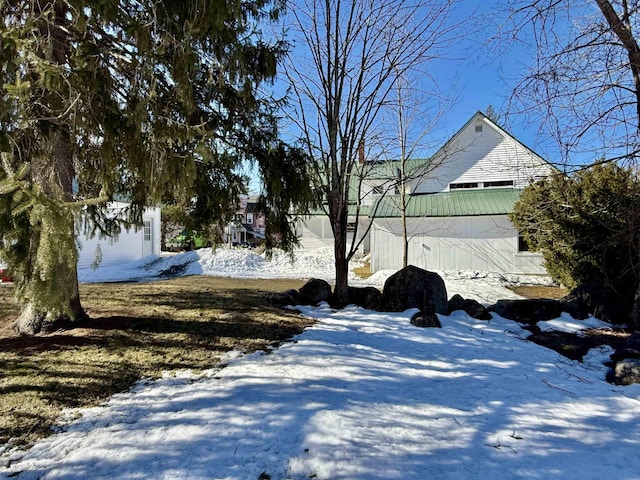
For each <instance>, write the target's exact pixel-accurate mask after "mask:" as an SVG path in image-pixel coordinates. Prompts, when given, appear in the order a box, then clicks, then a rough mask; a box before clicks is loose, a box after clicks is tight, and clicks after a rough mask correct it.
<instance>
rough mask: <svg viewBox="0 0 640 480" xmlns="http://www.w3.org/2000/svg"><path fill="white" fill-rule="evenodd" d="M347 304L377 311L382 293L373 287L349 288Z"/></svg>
mask: <svg viewBox="0 0 640 480" xmlns="http://www.w3.org/2000/svg"><path fill="white" fill-rule="evenodd" d="M349 303H352V304H354V305H358V306H359V307H362V308H367V309H369V310H379V309H380V306H381V303H382V293H381V292H380V290H378V289H377V288H374V287H349Z"/></svg>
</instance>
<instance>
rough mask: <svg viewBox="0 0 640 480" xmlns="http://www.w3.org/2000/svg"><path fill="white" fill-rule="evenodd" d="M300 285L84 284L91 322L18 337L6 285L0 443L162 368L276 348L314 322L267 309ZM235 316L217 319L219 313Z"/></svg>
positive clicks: (21, 439)
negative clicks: (271, 297) (273, 296)
mask: <svg viewBox="0 0 640 480" xmlns="http://www.w3.org/2000/svg"><path fill="white" fill-rule="evenodd" d="M302 284H303V282H302V281H297V280H265V281H262V280H241V279H228V278H214V277H201V276H194V277H182V278H178V279H173V280H165V281H159V282H152V283H129V284H125V283H113V284H92V285H82V286H81V297H82V300H83V305H84V307H85V309H86V310H87V313H88V314H89V315H90V317H91V320H89V321H86V322H84V323H83V324H81V325H78V326H77V327H76V328H73V329H69V330H61V331H57V332H54V333H51V334H47V335H42V336H36V337H18V336H16V335H15V334H14V333H13V331H12V329H11V324H12V323H13V320H14V319H15V318H16V316H17V315H18V307H17V305H15V303H13V301H12V287H11V286H9V285H8V284H0V444H4V443H6V442H8V441H10V442H11V443H12V444H16V445H19V444H26V443H30V442H32V441H34V440H36V439H37V438H40V437H42V436H46V435H47V434H49V433H50V431H51V430H50V428H51V426H52V425H53V424H54V423H55V421H56V419H57V418H58V416H59V415H60V412H61V410H62V409H63V408H67V407H83V406H92V405H97V404H100V403H101V402H104V401H105V400H106V399H107V398H108V397H109V396H111V395H113V394H114V393H117V392H121V391H124V390H126V389H128V388H129V387H130V386H131V385H132V384H133V383H134V382H135V381H137V380H138V379H140V378H157V377H158V376H159V375H160V374H161V372H162V371H166V370H169V371H173V370H178V369H193V370H195V371H198V370H203V369H207V368H211V367H213V366H215V365H216V363H217V362H218V361H219V359H220V355H221V354H222V353H224V352H228V351H230V350H243V351H247V352H251V351H256V350H260V349H265V348H266V347H267V346H274V345H277V344H279V343H281V342H283V341H285V340H286V339H288V338H290V337H291V336H293V335H295V334H298V333H300V332H302V330H303V329H304V328H305V327H307V326H308V325H310V323H311V322H310V320H309V319H306V318H303V317H301V316H299V315H296V314H295V313H293V312H289V311H284V310H281V309H279V308H276V307H273V306H271V305H270V304H269V302H268V300H267V298H266V295H267V293H268V292H274V291H284V290H287V289H290V288H300V286H302ZM229 312H231V313H237V314H239V315H236V316H235V318H231V319H227V320H221V319H220V316H221V315H222V314H223V313H229Z"/></svg>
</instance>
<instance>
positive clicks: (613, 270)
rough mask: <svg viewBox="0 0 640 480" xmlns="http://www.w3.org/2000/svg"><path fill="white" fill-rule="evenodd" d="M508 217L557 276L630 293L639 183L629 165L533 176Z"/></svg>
mask: <svg viewBox="0 0 640 480" xmlns="http://www.w3.org/2000/svg"><path fill="white" fill-rule="evenodd" d="M511 219H512V221H513V223H514V224H515V225H516V227H517V228H519V229H520V230H521V231H522V233H523V235H524V237H525V240H526V241H527V243H528V244H529V246H530V247H531V248H532V249H533V250H537V251H540V252H542V255H543V257H544V260H545V266H546V268H547V271H548V272H549V274H550V275H551V276H552V277H553V278H554V279H556V280H557V281H559V282H561V283H562V284H564V285H566V286H568V287H575V286H577V285H579V284H581V283H598V284H602V283H604V284H605V285H606V286H608V287H610V288H611V289H612V290H613V291H615V292H616V293H618V294H619V295H620V297H621V298H625V299H627V300H630V299H632V298H633V294H634V292H635V289H636V287H637V285H638V276H639V274H640V257H639V255H638V254H639V253H640V251H639V250H638V249H639V246H640V184H639V183H638V178H637V177H636V175H635V173H634V171H633V170H631V169H626V168H622V167H620V166H618V165H616V164H613V163H610V164H604V165H598V166H595V167H592V168H589V169H587V170H582V171H579V172H577V173H576V174H574V175H573V176H565V175H561V174H558V175H554V176H551V177H548V178H546V179H544V180H541V181H538V182H536V183H535V184H532V185H530V186H529V187H527V188H526V189H525V190H524V192H523V193H522V195H521V197H520V200H519V201H518V203H517V204H516V205H515V207H514V212H513V213H512V214H511Z"/></svg>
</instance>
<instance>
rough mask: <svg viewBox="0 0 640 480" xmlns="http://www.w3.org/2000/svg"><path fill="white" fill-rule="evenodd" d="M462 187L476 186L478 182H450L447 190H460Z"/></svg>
mask: <svg viewBox="0 0 640 480" xmlns="http://www.w3.org/2000/svg"><path fill="white" fill-rule="evenodd" d="M462 188H478V182H466V183H450V184H449V190H460V189H462Z"/></svg>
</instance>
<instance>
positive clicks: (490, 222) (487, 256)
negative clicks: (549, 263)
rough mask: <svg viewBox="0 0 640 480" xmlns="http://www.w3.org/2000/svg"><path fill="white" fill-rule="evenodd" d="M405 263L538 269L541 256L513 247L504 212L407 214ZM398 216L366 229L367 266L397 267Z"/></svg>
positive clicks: (513, 234)
mask: <svg viewBox="0 0 640 480" xmlns="http://www.w3.org/2000/svg"><path fill="white" fill-rule="evenodd" d="M408 231H409V235H410V237H411V241H410V243H409V259H408V263H409V264H411V265H415V266H418V267H421V268H425V269H429V270H475V271H483V272H499V273H514V274H544V273H546V271H545V269H544V267H543V266H542V257H541V256H540V255H539V254H534V253H528V252H525V253H520V252H518V232H517V231H516V229H515V228H514V227H513V225H512V224H511V223H510V222H509V219H508V218H507V216H506V215H492V216H477V217H450V218H410V219H408ZM401 232H402V229H401V223H400V219H396V218H393V219H379V220H377V221H376V223H375V224H374V228H373V229H372V233H371V270H372V271H374V272H375V271H378V270H387V269H392V270H397V269H399V268H402V252H403V247H402V244H403V239H402V233H401Z"/></svg>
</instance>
